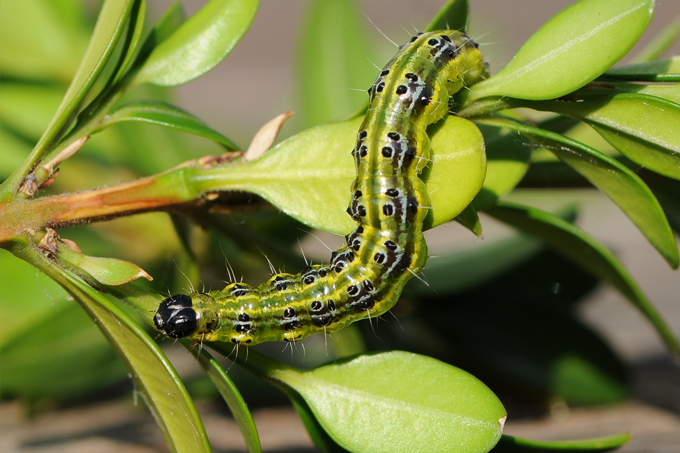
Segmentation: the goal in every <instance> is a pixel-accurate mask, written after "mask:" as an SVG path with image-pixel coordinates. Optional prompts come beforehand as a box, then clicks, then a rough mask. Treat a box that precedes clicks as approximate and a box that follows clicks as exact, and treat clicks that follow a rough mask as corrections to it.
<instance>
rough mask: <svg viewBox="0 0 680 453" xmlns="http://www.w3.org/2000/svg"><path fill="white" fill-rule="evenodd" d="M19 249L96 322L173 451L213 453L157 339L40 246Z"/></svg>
mask: <svg viewBox="0 0 680 453" xmlns="http://www.w3.org/2000/svg"><path fill="white" fill-rule="evenodd" d="M13 251H14V252H15V254H17V256H19V257H20V258H22V259H25V260H27V261H30V262H31V263H32V264H33V265H34V266H36V267H38V268H39V269H40V270H42V271H43V272H44V273H45V274H47V275H48V276H49V277H51V278H53V279H54V280H56V281H57V282H59V283H60V284H61V285H62V286H63V287H64V289H66V291H67V292H69V293H70V294H71V295H72V296H73V297H74V298H75V300H76V301H77V302H78V303H79V304H80V305H81V306H82V308H83V309H84V310H85V312H86V313H87V314H88V315H89V316H90V317H91V318H92V319H93V320H94V321H95V323H96V324H97V326H98V327H99V328H100V329H101V331H102V333H104V335H105V336H106V338H107V339H108V340H109V342H110V343H111V346H113V348H114V349H115V350H116V351H117V352H118V355H119V357H120V358H121V359H122V360H123V361H124V362H125V364H126V366H127V367H128V371H129V372H130V374H131V375H132V379H133V380H134V381H135V383H136V385H137V389H138V391H139V392H140V394H141V395H142V396H143V397H144V399H145V401H146V403H147V405H148V407H149V409H150V410H151V412H152V413H153V415H154V417H155V419H156V422H157V424H158V425H159V426H160V428H161V430H162V431H163V435H164V436H165V439H166V441H167V443H168V445H169V446H170V448H171V449H172V450H173V451H192V452H201V451H210V445H209V443H208V439H207V436H206V433H205V430H204V428H203V424H202V423H201V420H200V418H199V416H198V413H197V412H196V408H195V407H194V405H193V403H192V401H191V398H190V397H189V395H188V393H187V391H186V389H185V388H184V385H183V384H182V382H181V380H180V379H179V376H177V373H176V372H175V370H174V368H173V367H172V365H171V364H170V362H169V361H168V359H167V357H165V355H164V354H163V353H162V352H161V350H160V348H159V346H158V345H157V344H156V343H155V342H154V341H153V340H152V339H151V337H149V335H148V334H147V333H146V332H144V330H142V329H141V328H140V327H139V326H138V325H137V324H136V323H135V322H134V321H133V320H132V319H131V318H130V317H129V316H128V315H127V314H125V312H123V311H122V310H120V309H119V308H118V307H116V306H115V305H114V304H112V303H111V302H110V301H109V300H108V299H106V298H105V297H104V296H102V295H101V294H100V293H99V292H97V291H96V290H94V289H93V288H92V287H90V286H88V285H87V284H86V283H84V282H83V281H82V280H80V279H79V278H77V277H75V276H73V275H71V274H69V273H67V272H64V271H63V270H62V269H61V268H59V267H57V265H56V264H54V263H53V262H52V261H50V260H49V259H47V258H46V257H45V256H44V255H43V254H42V253H41V252H40V251H38V249H37V247H35V246H31V245H29V246H26V247H22V248H19V247H17V248H15V249H14V250H13ZM178 415H179V416H178Z"/></svg>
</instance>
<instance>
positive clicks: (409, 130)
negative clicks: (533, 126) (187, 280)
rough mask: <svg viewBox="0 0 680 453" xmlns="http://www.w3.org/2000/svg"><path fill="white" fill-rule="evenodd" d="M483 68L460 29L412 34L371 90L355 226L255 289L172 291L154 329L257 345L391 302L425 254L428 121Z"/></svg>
mask: <svg viewBox="0 0 680 453" xmlns="http://www.w3.org/2000/svg"><path fill="white" fill-rule="evenodd" d="M486 75H487V73H486V67H485V64H484V60H483V58H482V55H481V53H480V52H479V50H478V49H477V46H476V44H474V43H473V42H472V41H471V40H470V39H469V38H468V37H467V36H466V35H465V34H463V33H461V32H458V31H436V32H430V33H422V34H419V35H418V36H414V37H413V38H412V39H410V40H409V42H407V43H406V44H404V45H403V46H401V47H400V50H399V52H398V53H397V55H396V56H395V57H394V58H392V60H391V61H390V62H389V63H388V64H387V65H386V66H385V68H384V69H383V70H382V71H381V72H380V74H379V76H378V78H377V79H376V81H375V82H374V83H373V85H371V87H370V88H369V89H368V93H369V97H370V103H369V108H368V112H367V113H366V116H365V118H364V121H363V123H362V124H361V127H360V128H359V132H358V133H357V142H356V145H355V147H354V149H353V150H352V155H353V156H354V160H355V165H356V174H357V177H356V180H355V181H354V184H353V187H352V191H351V192H352V194H353V195H352V200H351V202H350V205H349V207H348V208H347V212H348V214H349V215H350V216H352V218H353V219H354V220H355V221H356V222H357V223H358V224H359V225H358V227H357V229H356V230H355V231H354V232H352V233H351V234H349V235H347V237H346V240H347V245H346V246H343V247H341V248H340V249H338V250H337V251H335V252H333V256H332V258H331V264H330V265H315V266H310V267H308V268H306V269H305V270H303V271H302V272H301V273H299V274H297V275H291V274H278V275H274V276H272V277H271V278H270V279H269V280H268V281H267V282H265V283H263V284H261V285H260V286H258V287H252V286H249V285H246V284H244V283H232V284H230V285H228V286H227V287H226V288H224V289H223V290H221V291H213V292H210V293H194V294H191V295H182V294H180V295H175V296H172V297H169V298H167V299H165V300H164V301H163V302H162V303H161V304H160V306H159V308H158V310H157V311H156V315H155V316H154V323H155V325H156V328H157V329H159V330H161V331H162V332H164V333H165V334H166V335H167V336H169V337H172V338H183V337H190V338H192V339H193V340H194V341H229V342H232V343H235V344H242V345H254V344H257V343H262V342H264V341H281V340H283V341H295V340H300V339H302V338H305V337H307V336H309V335H311V334H313V333H322V332H331V331H335V330H338V329H341V328H343V327H345V326H346V325H348V324H351V323H353V322H355V321H358V320H360V319H364V318H367V317H369V316H371V317H375V316H379V315H381V314H383V313H385V312H386V311H387V310H389V309H390V308H392V306H394V304H395V303H396V302H397V299H398V298H399V295H400V294H401V291H402V289H403V287H404V285H405V284H406V282H407V281H408V280H409V279H410V278H411V277H412V276H414V275H416V274H418V273H419V272H420V271H421V270H422V268H423V266H424V264H425V261H426V259H427V244H426V243H425V239H424V238H423V219H424V218H425V216H426V214H427V207H428V206H429V197H428V195H427V191H426V189H425V184H424V183H423V181H422V180H421V179H420V178H419V177H418V174H419V173H420V172H421V171H422V170H423V168H424V167H425V165H426V164H427V162H428V161H429V160H430V156H431V149H430V139H429V137H428V136H427V133H426V128H427V126H428V125H429V124H431V123H434V122H436V121H439V120H440V119H442V118H443V117H444V116H445V115H446V114H447V113H448V100H449V97H450V96H451V95H453V94H454V93H456V92H457V91H459V90H460V89H461V88H463V87H464V86H469V85H472V84H474V83H475V82H478V81H479V80H481V79H483V78H484V77H486Z"/></svg>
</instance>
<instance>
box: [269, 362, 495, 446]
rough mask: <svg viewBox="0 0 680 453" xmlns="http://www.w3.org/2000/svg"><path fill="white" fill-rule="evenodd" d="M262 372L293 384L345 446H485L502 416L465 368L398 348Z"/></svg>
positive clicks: (491, 443)
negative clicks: (303, 368) (323, 363)
mask: <svg viewBox="0 0 680 453" xmlns="http://www.w3.org/2000/svg"><path fill="white" fill-rule="evenodd" d="M269 378H271V379H273V380H275V381H280V382H283V383H285V384H286V385H288V386H290V387H292V388H293V389H295V390H296V391H297V392H298V393H299V394H300V395H301V396H302V397H303V398H304V400H305V402H306V403H307V404H308V405H309V407H310V408H311V410H312V412H313V413H314V415H315V416H316V418H317V420H318V421H319V423H320V424H321V425H322V426H323V427H324V429H325V430H326V432H327V433H328V434H329V435H330V436H331V437H332V438H333V439H334V440H335V441H336V442H337V443H338V444H339V445H341V446H342V447H344V448H346V449H348V450H350V451H376V452H378V451H385V452H393V451H414V450H420V451H446V450H448V449H450V448H452V446H454V445H455V446H456V449H457V451H460V452H486V451H489V450H490V449H491V448H492V447H493V446H494V445H495V444H496V442H497V441H498V439H499V438H500V435H501V432H502V429H503V424H504V422H505V417H506V415H505V409H504V408H503V406H502V405H501V403H500V401H499V400H498V399H497V398H496V396H495V395H494V394H493V393H492V392H491V391H490V390H489V389H488V388H487V387H486V386H485V385H484V384H482V383H481V382H480V381H478V380H477V379H475V378H474V377H473V376H472V375H470V374H468V373H466V372H465V371H462V370H460V369H458V368H455V367H453V366H451V365H448V364H445V363H443V362H440V361H438V360H435V359H432V358H429V357H425V356H420V355H416V354H410V353H406V352H401V351H393V352H387V353H382V354H370V355H369V354H365V355H362V356H358V357H355V358H353V359H349V360H345V361H341V362H338V363H335V364H332V365H326V366H323V367H320V368H316V369H314V370H308V371H301V370H295V369H291V368H286V369H283V368H281V369H278V370H271V371H270V372H269ZM348 419H349V420H353V423H347V420H348ZM434 433H436V435H434ZM385 439H389V442H385Z"/></svg>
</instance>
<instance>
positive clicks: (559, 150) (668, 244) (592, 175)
mask: <svg viewBox="0 0 680 453" xmlns="http://www.w3.org/2000/svg"><path fill="white" fill-rule="evenodd" d="M485 122H488V123H494V124H503V125H505V126H506V127H508V128H513V129H515V130H517V131H519V132H522V133H523V134H527V135H529V136H531V137H533V139H534V140H535V141H536V142H537V143H539V144H540V145H542V146H544V147H546V148H547V149H549V150H550V151H551V152H552V153H553V154H555V155H556V156H557V157H559V158H560V160H562V161H563V162H565V163H566V164H568V165H569V166H571V167H572V168H573V169H574V170H576V171H577V172H579V173H580V174H581V175H583V176H584V177H585V178H587V179H588V181H590V182H591V183H592V184H593V185H594V186H595V187H597V188H598V189H600V190H601V191H602V192H604V193H605V194H606V195H607V196H608V197H609V198H610V199H611V200H612V201H614V202H615V203H616V204H617V205H618V206H619V207H620V208H621V210H623V212H625V213H626V215H627V216H628V217H629V218H630V219H631V220H632V221H633V223H634V224H635V225H636V226H637V227H638V228H639V229H640V231H641V232H642V234H644V235H645V237H646V238H647V239H648V240H649V242H650V243H651V244H652V245H653V246H654V248H656V249H657V250H658V251H659V253H660V254H661V256H663V257H664V259H665V260H666V261H667V262H668V264H669V265H670V266H671V267H673V268H677V267H678V264H679V261H680V257H679V256H678V246H677V244H676V242H675V237H674V235H673V232H672V231H671V228H670V225H669V224H668V220H667V219H666V216H665V214H664V212H663V209H661V206H660V205H659V202H658V201H657V199H656V198H655V197H654V194H653V193H652V191H651V190H650V189H649V187H648V186H647V185H646V184H645V183H644V181H642V179H640V177H639V176H637V175H636V174H635V173H634V172H632V171H631V170H629V169H628V168H627V167H626V166H624V165H622V164H621V163H619V162H618V161H616V160H615V159H613V158H611V157H609V156H607V155H606V154H604V153H602V152H600V151H598V150H596V149H594V148H591V147H589V146H586V145H584V144H583V143H580V142H577V141H576V140H572V139H569V138H567V137H566V136H564V135H561V134H555V133H553V132H548V131H546V130H543V129H539V128H536V127H532V126H526V125H523V124H519V123H512V122H509V121H500V120H498V121H495V120H489V121H485Z"/></svg>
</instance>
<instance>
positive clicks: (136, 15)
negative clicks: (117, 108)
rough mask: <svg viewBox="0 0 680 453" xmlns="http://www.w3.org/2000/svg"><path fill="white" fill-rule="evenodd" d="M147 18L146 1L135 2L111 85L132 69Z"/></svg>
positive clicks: (138, 0)
mask: <svg viewBox="0 0 680 453" xmlns="http://www.w3.org/2000/svg"><path fill="white" fill-rule="evenodd" d="M145 16H146V1H145V0H137V1H135V4H134V6H133V8H132V11H131V13H130V23H129V24H128V31H127V36H126V37H125V43H124V44H123V50H122V52H123V53H122V55H121V56H120V59H119V60H118V63H117V65H116V69H115V70H114V72H113V77H111V80H110V82H109V85H113V84H114V83H115V82H117V81H118V80H119V79H120V78H121V77H122V76H123V74H125V71H127V69H128V68H129V67H130V64H131V63H132V57H134V55H135V51H136V50H137V46H138V45H139V40H140V38H141V37H142V31H143V30H144V18H145Z"/></svg>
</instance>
